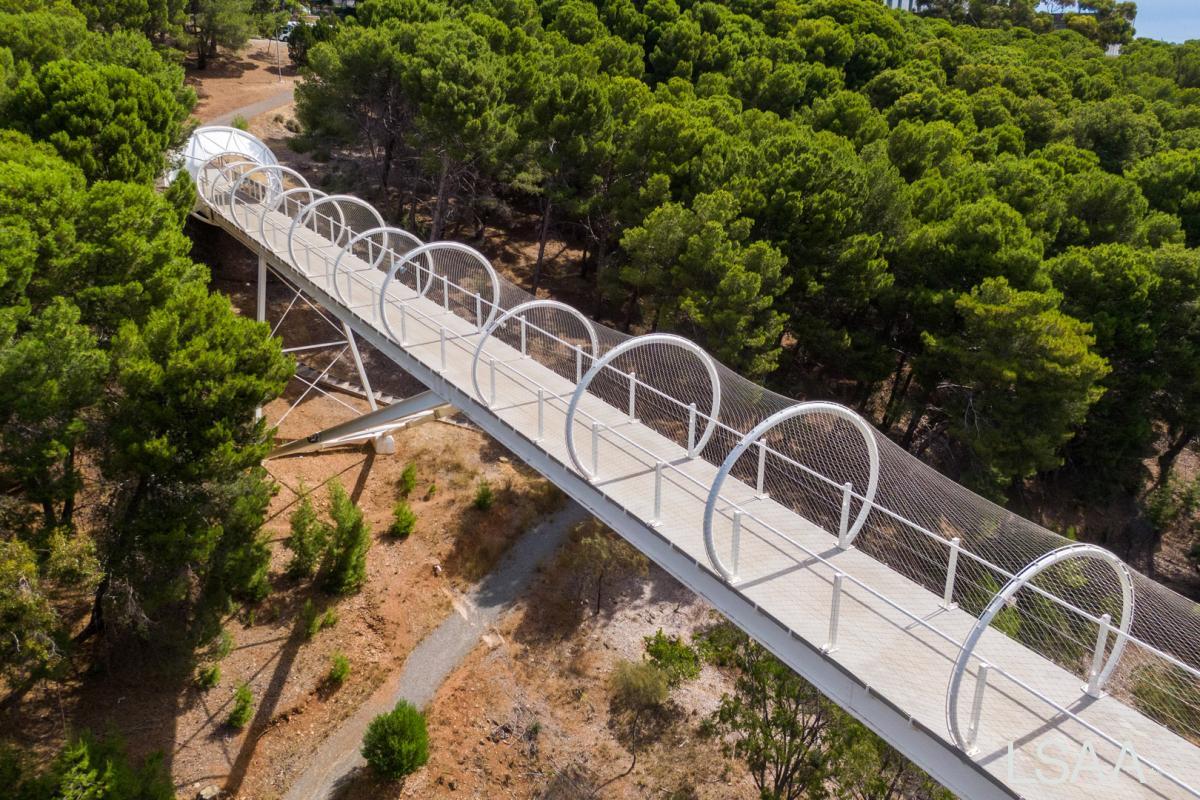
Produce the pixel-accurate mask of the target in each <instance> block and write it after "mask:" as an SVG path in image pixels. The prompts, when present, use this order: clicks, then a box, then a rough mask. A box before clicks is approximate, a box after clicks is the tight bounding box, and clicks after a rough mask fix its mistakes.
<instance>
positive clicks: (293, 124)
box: [283, 118, 300, 133]
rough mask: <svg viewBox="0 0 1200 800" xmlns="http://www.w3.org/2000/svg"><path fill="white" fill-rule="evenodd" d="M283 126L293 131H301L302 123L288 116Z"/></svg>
mask: <svg viewBox="0 0 1200 800" xmlns="http://www.w3.org/2000/svg"><path fill="white" fill-rule="evenodd" d="M283 127H285V128H287V129H288V130H289V131H290V132H292V133H299V132H300V123H299V122H297V121H296V120H294V119H291V118H288V120H287V121H286V122H284V123H283Z"/></svg>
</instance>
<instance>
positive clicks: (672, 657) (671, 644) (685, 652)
mask: <svg viewBox="0 0 1200 800" xmlns="http://www.w3.org/2000/svg"><path fill="white" fill-rule="evenodd" d="M645 642H646V655H647V656H648V657H649V658H650V663H652V664H654V665H655V666H656V667H658V668H659V669H661V670H662V671H663V673H664V674H665V675H666V676H667V682H668V683H669V684H670V685H671V686H672V687H675V686H678V685H679V684H681V683H683V682H684V681H691V680H695V679H696V678H698V677H699V676H700V654H699V653H697V652H696V649H695V648H694V647H691V646H690V645H688V644H687V643H686V642H684V641H683V640H682V639H680V638H679V637H678V636H667V635H665V634H664V633H663V632H662V628H659V630H658V633H656V634H654V635H653V636H647V637H646V638H645Z"/></svg>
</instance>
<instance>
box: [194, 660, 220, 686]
mask: <svg viewBox="0 0 1200 800" xmlns="http://www.w3.org/2000/svg"><path fill="white" fill-rule="evenodd" d="M220 682H221V665H220V664H209V665H208V666H207V667H201V668H200V671H199V672H197V673H196V686H197V687H199V689H200V691H202V692H207V691H208V690H209V689H212V688H213V687H214V686H216V685H217V684H218V683H220Z"/></svg>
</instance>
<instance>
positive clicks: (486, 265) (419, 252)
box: [379, 242, 500, 333]
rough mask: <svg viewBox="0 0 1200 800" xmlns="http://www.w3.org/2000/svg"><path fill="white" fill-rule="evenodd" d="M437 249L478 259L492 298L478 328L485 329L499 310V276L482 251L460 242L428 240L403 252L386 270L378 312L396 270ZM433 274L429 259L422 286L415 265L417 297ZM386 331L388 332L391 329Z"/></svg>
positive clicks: (419, 274) (425, 289) (427, 286)
mask: <svg viewBox="0 0 1200 800" xmlns="http://www.w3.org/2000/svg"><path fill="white" fill-rule="evenodd" d="M438 250H453V251H455V252H458V253H466V254H468V255H470V256H472V257H473V258H474V259H475V260H476V261H478V262H479V265H480V266H481V267H483V270H484V272H486V273H487V276H488V281H489V282H490V283H491V284H492V299H491V301H490V303H489V304H490V305H491V311H489V312H488V315H487V317H486V318H485V319H484V320H483V325H482V326H480V328H479V330H480V331H481V332H482V331H484V330H486V329H487V327H488V326H489V325H491V324H492V320H493V319H495V318H496V314H497V313H498V312H499V311H500V276H499V275H497V274H496V270H495V269H493V268H492V262H490V261H488V260H487V257H486V256H484V255H483V253H481V252H479V251H478V250H476V249H475V248H474V247H470V246H469V245H465V244H462V243H461V242H429V243H428V244H423V245H421V246H420V247H417V248H414V249H413V250H410V251H409V252H407V253H405V254H404V258H402V259H400V261H398V262H397V263H396V265H395V268H394V269H390V270H388V276H387V278H385V279H384V282H383V286H382V288H380V290H379V293H380V299H379V303H380V306H379V310H380V312H381V313H382V311H383V298H384V296H385V295H386V294H387V287H388V284H389V283H390V282H391V281H392V279H393V278H395V276H396V272H397V271H398V270H399V269H401V268H403V267H406V266H407V265H408V264H409V263H410V262H413V261H415V260H416V258H417V256H423V255H425V254H426V253H433V252H436V251H438ZM434 274H435V273H434V265H433V261H432V260H431V261H430V262H429V279H428V280H426V281H425V285H424V286H422V285H421V267H420V265H419V264H418V265H417V296H418V297H424V296H425V295H426V293H427V292H428V291H429V287H430V286H433V276H434ZM388 332H389V333H390V332H391V331H388Z"/></svg>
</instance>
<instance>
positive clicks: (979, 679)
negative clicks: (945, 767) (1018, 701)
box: [967, 662, 991, 755]
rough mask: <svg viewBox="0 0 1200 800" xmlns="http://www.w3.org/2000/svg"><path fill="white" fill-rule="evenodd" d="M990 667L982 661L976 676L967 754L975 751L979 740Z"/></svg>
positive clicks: (968, 730)
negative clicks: (984, 694) (980, 720)
mask: <svg viewBox="0 0 1200 800" xmlns="http://www.w3.org/2000/svg"><path fill="white" fill-rule="evenodd" d="M990 669H991V667H990V666H988V664H987V662H981V663H980V664H979V672H978V674H977V675H976V676H975V699H974V700H973V701H972V702H971V722H970V724H969V725H968V726H967V755H971V754H973V753H974V752H975V742H977V741H978V740H979V718H980V715H981V714H982V713H983V693H984V691H986V690H987V681H988V671H989V670H990Z"/></svg>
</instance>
